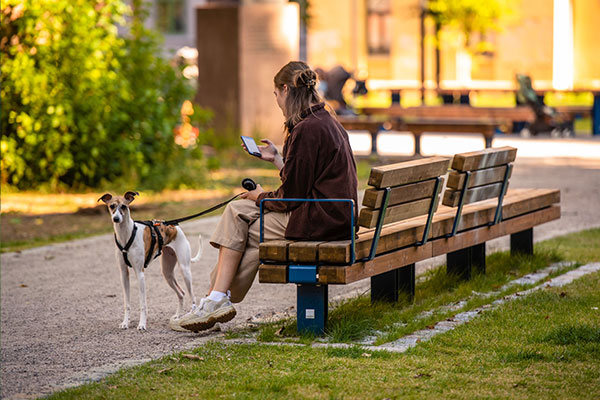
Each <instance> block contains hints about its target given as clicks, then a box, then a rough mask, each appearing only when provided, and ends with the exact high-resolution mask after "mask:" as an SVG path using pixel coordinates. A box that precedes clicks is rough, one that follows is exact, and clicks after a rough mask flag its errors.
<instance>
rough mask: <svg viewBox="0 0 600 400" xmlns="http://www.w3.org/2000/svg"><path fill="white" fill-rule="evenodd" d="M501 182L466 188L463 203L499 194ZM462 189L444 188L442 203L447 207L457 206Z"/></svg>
mask: <svg viewBox="0 0 600 400" xmlns="http://www.w3.org/2000/svg"><path fill="white" fill-rule="evenodd" d="M501 190H502V183H493V184H491V185H485V186H479V187H475V188H472V189H467V191H466V193H465V198H464V204H471V203H475V202H477V201H482V200H487V199H491V198H494V197H498V196H499V195H500V191H501ZM461 193H462V190H453V189H446V191H445V192H444V199H443V200H442V204H443V205H445V206H448V207H456V206H458V203H459V200H460V194H461Z"/></svg>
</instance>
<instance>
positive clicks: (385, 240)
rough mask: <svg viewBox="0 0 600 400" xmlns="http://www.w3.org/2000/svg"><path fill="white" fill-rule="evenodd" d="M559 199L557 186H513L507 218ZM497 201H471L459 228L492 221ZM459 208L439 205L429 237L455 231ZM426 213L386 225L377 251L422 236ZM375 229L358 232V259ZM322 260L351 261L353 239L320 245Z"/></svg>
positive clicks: (504, 212) (506, 201)
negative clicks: (542, 187)
mask: <svg viewBox="0 0 600 400" xmlns="http://www.w3.org/2000/svg"><path fill="white" fill-rule="evenodd" d="M558 202H560V191H558V190H556V189H512V190H510V191H508V192H507V194H506V196H505V198H504V203H503V207H502V215H503V218H504V219H508V218H512V217H515V216H518V215H522V214H525V213H527V212H531V211H532V210H538V209H541V208H544V207H548V206H550V205H552V204H555V203H558ZM496 205H497V201H496V200H495V199H493V200H487V201H485V202H482V203H480V204H470V205H467V206H465V207H464V208H463V216H462V218H461V220H460V224H459V225H458V231H459V232H460V231H463V230H466V229H472V228H474V227H477V226H481V225H487V224H488V223H489V222H491V221H493V219H494V214H495V211H496ZM455 215H456V209H455V208H451V207H446V206H440V208H439V209H438V211H437V213H436V214H435V215H434V217H433V222H432V225H431V233H430V238H436V237H441V236H444V235H446V234H448V233H450V232H451V231H452V224H453V223H454V216H455ZM425 220H426V216H421V217H417V218H413V219H409V220H406V221H402V222H396V223H393V224H390V225H387V226H384V227H383V229H382V230H381V237H380V239H379V244H378V246H377V251H376V253H377V254H379V253H383V252H386V251H389V250H393V249H397V248H399V247H403V246H409V245H411V244H414V243H416V242H417V241H419V240H421V239H422V236H423V226H424V224H425ZM372 239H373V230H365V231H363V232H359V236H358V239H357V240H356V242H355V246H356V258H357V259H360V258H362V257H366V256H367V255H368V254H369V250H370V247H371V240H372ZM319 259H320V260H321V261H322V262H327V263H331V264H344V263H348V262H349V261H350V241H349V240H348V241H337V242H327V243H324V244H321V245H320V246H319Z"/></svg>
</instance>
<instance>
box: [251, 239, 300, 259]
mask: <svg viewBox="0 0 600 400" xmlns="http://www.w3.org/2000/svg"><path fill="white" fill-rule="evenodd" d="M290 243H294V241H293V240H269V241H266V242H264V243H261V244H260V245H259V247H258V257H259V258H260V259H261V260H270V261H287V260H288V246H289V245H290Z"/></svg>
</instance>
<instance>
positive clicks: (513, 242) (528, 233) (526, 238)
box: [510, 228, 533, 256]
mask: <svg viewBox="0 0 600 400" xmlns="http://www.w3.org/2000/svg"><path fill="white" fill-rule="evenodd" d="M510 254H511V255H513V256H514V255H517V254H529V255H533V228H529V229H525V230H524V231H521V232H517V233H513V234H512V235H510Z"/></svg>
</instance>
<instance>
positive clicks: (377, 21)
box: [367, 0, 392, 55]
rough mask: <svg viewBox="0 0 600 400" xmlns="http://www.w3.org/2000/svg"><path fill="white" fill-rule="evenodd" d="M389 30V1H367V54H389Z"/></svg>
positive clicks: (390, 23) (390, 21)
mask: <svg viewBox="0 0 600 400" xmlns="http://www.w3.org/2000/svg"><path fill="white" fill-rule="evenodd" d="M391 28H392V16H391V12H390V0H367V46H368V48H369V54H384V55H385V54H390V44H391V41H392V40H391V38H392V32H391Z"/></svg>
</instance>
